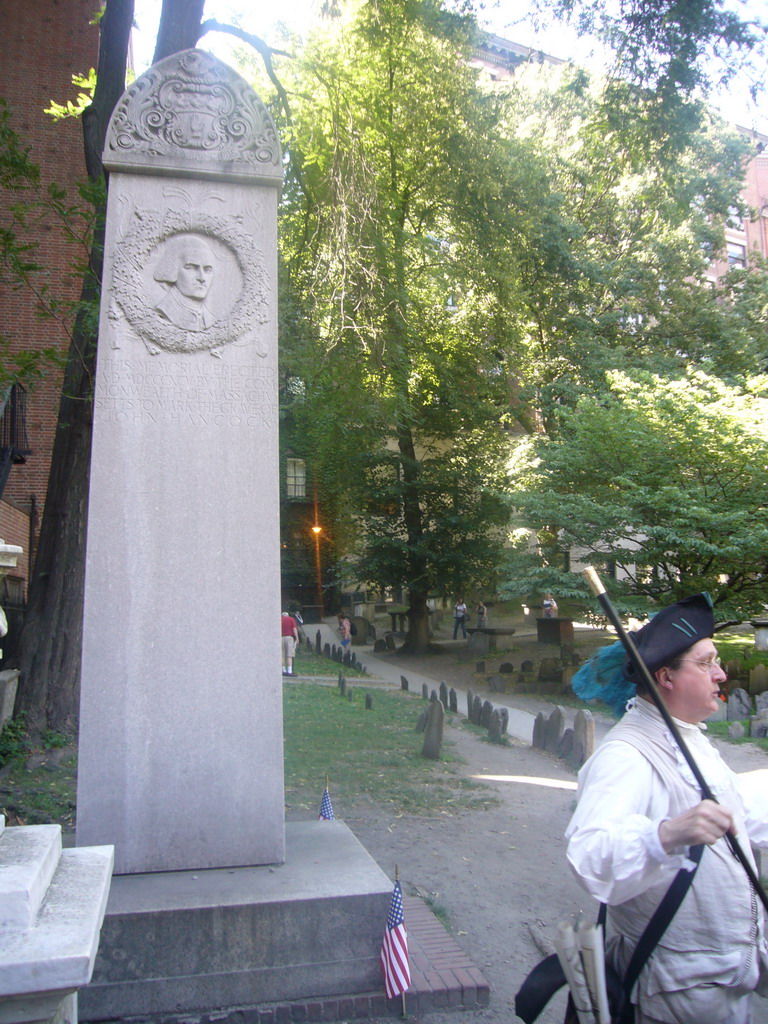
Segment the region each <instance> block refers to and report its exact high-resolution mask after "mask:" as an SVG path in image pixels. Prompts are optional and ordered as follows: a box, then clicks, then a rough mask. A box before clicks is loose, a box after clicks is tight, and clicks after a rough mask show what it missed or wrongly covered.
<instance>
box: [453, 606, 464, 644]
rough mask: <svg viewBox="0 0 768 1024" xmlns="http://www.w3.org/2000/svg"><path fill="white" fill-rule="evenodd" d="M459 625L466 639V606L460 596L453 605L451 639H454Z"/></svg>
mask: <svg viewBox="0 0 768 1024" xmlns="http://www.w3.org/2000/svg"><path fill="white" fill-rule="evenodd" d="M459 627H461V632H462V635H463V637H464V639H465V640H466V639H467V606H466V605H465V604H464V598H463V597H460V598H459V600H458V601H457V602H456V604H455V605H454V606H453V639H454V640H455V639H456V635H457V634H458V632H459Z"/></svg>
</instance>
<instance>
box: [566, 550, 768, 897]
mask: <svg viewBox="0 0 768 1024" xmlns="http://www.w3.org/2000/svg"><path fill="white" fill-rule="evenodd" d="M581 573H582V576H583V577H584V579H585V580H586V581H587V583H588V584H589V589H590V590H591V591H592V593H593V594H594V595H595V597H596V598H597V599H598V601H599V602H600V604H601V605H602V608H603V611H604V612H605V614H606V615H607V616H608V618H609V620H610V622H611V625H612V626H613V627H614V629H615V630H616V632H617V633H618V636H619V639H620V640H621V642H622V644H623V645H624V650H625V651H626V652H627V654H628V655H629V657H630V658H631V660H632V661H633V662H634V664H635V667H636V668H637V671H638V672H639V673H640V675H641V676H642V679H643V683H644V684H645V686H646V688H647V690H648V692H649V693H650V695H651V697H652V698H653V703H654V704H655V705H656V708H657V709H658V712H659V714H660V715H661V717H662V718H663V719H664V724H665V725H666V726H667V728H668V729H669V731H670V733H671V734H672V737H673V739H674V740H675V742H676V743H677V745H678V747H679V748H680V752H681V754H682V755H683V757H684V758H685V760H686V762H687V764H688V767H689V768H690V769H691V772H692V773H693V777H694V778H695V779H696V782H697V783H698V786H699V789H700V790H701V797H702V799H703V800H712V801H713V802H714V803H718V802H719V801H718V799H717V797H715V795H714V794H713V792H712V790H711V788H710V787H709V785H708V784H707V782H706V780H705V779H704V776H703V775H702V774H701V771H700V769H699V766H698V764H697V763H696V761H695V760H694V757H693V754H692V753H691V752H690V750H689V749H688V747H687V745H686V742H685V740H684V739H683V737H682V736H681V735H680V730H679V729H678V728H677V725H676V724H675V721H674V719H673V718H672V716H671V715H670V713H669V711H668V710H667V706H666V704H665V703H664V701H663V700H662V699H661V694H660V693H659V689H658V687H657V685H656V680H655V679H654V678H653V676H652V675H651V672H650V670H649V669H648V666H647V665H646V664H645V662H644V661H643V659H642V657H641V656H640V652H639V651H638V649H637V647H636V646H635V644H634V641H633V640H632V637H631V636H629V634H628V633H627V631H626V630H625V629H624V625H623V623H622V621H621V619H620V618H619V615H618V612H617V611H616V609H615V608H614V607H613V603H612V601H611V599H610V597H608V593H607V591H606V589H605V587H604V586H603V584H602V581H601V579H600V577H599V576H598V574H597V570H596V569H594V568H593V567H592V566H591V565H590V566H588V567H587V568H586V569H582V571H581ZM725 841H726V842H727V844H728V846H729V847H730V848H731V852H732V853H733V855H734V857H736V859H737V860H738V862H739V863H740V864H741V866H742V867H743V868H744V871H745V872H746V875H747V878H748V879H749V881H750V883H751V885H752V888H753V890H754V892H755V894H756V895H757V896H758V898H759V899H760V901H761V902H762V904H763V906H764V907H765V909H766V910H768V894H766V891H765V889H763V887H762V885H761V884H760V879H759V878H758V877H757V875H756V874H755V872H754V870H753V868H752V865H751V864H750V863H749V861H748V860H747V856H746V854H745V853H744V851H743V850H742V848H741V844H740V843H739V841H738V839H737V838H736V835H735V834H734V833H733V832H726V833H725Z"/></svg>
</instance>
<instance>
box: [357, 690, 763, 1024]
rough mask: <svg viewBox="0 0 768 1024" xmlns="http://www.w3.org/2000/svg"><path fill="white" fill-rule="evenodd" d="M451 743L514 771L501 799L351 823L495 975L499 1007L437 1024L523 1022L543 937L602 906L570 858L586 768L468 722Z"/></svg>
mask: <svg viewBox="0 0 768 1024" xmlns="http://www.w3.org/2000/svg"><path fill="white" fill-rule="evenodd" d="M447 681H449V680H447ZM446 742H447V743H451V744H454V745H455V747H454V749H455V750H456V752H457V753H459V754H460V755H461V757H462V758H463V759H464V761H465V765H464V766H463V768H462V773H463V774H465V775H466V776H468V777H477V776H480V777H482V776H487V775H497V776H506V778H505V779H504V781H489V780H487V779H486V780H484V781H485V784H487V785H490V786H491V787H492V788H493V789H494V791H495V793H496V795H497V797H498V800H499V804H498V806H497V807H495V808H492V809H490V810H485V811H477V812H466V813H462V814H459V815H446V816H445V817H442V818H438V819H434V818H418V817H407V816H403V817H398V818H394V819H392V818H386V817H384V818H383V817H381V816H380V815H379V814H376V813H370V814H369V813H367V812H366V813H364V814H361V816H360V817H355V818H353V819H348V824H349V825H350V827H351V828H352V829H353V831H354V832H355V834H356V835H357V836H358V838H359V839H360V840H361V842H362V843H363V845H364V846H365V847H366V848H367V849H368V850H369V852H370V853H371V854H372V856H373V857H374V858H375V859H376V861H377V862H378V863H379V864H380V865H381V867H382V868H383V870H384V871H385V872H386V873H387V874H388V875H389V876H390V877H393V876H394V870H395V865H398V867H399V871H400V878H401V880H402V882H403V886H404V888H405V889H406V891H411V892H416V893H419V894H421V895H422V896H423V897H424V898H425V899H427V900H428V901H429V902H430V903H431V904H432V905H433V906H434V908H436V909H437V910H438V911H439V913H440V914H441V916H443V915H444V920H445V922H446V924H447V926H448V927H449V929H450V931H451V932H452V933H453V934H454V936H455V937H456V938H457V940H458V942H459V943H460V944H461V945H462V947H463V948H464V949H465V951H466V952H467V953H468V954H469V956H470V957H471V958H472V960H473V962H474V963H475V964H476V966H477V967H479V968H480V969H481V970H482V971H483V973H484V974H485V976H486V978H487V980H488V982H489V984H490V987H491V1002H490V1005H489V1006H488V1007H487V1008H485V1009H483V1010H480V1011H472V1012H463V1013H458V1014H457V1013H456V1012H454V1013H431V1014H428V1015H426V1016H425V1017H424V1020H425V1022H426V1024H451V1022H454V1024H455V1021H456V1019H457V1016H458V1017H459V1019H465V1020H466V1019H467V1018H469V1019H471V1020H472V1021H473V1022H474V1021H478V1022H479V1021H501V1020H503V1021H513V1020H516V1019H517V1018H516V1017H515V1014H514V996H515V993H516V991H517V990H518V988H519V986H520V984H521V982H522V981H523V979H524V978H525V976H526V975H527V973H528V972H529V971H530V970H531V968H532V967H533V966H534V965H535V964H536V963H538V961H539V960H541V959H542V957H543V956H544V955H546V952H548V951H549V950H547V949H546V948H545V949H544V952H542V949H541V948H540V945H537V943H536V939H537V938H539V940H540V942H541V940H544V941H546V939H547V938H551V936H552V935H553V934H554V932H555V930H556V928H557V924H558V922H559V921H561V920H564V919H567V918H569V917H570V918H572V917H574V916H575V915H576V914H578V913H579V912H583V914H584V915H585V916H586V917H587V918H588V919H590V920H592V919H593V918H594V916H595V914H596V910H597V907H596V904H595V903H594V901H592V900H591V898H590V897H589V896H588V895H587V894H586V893H585V892H584V891H583V890H582V889H581V888H580V887H579V885H578V884H577V882H576V881H575V879H574V878H573V876H572V875H571V872H570V870H569V869H568V867H567V865H566V860H565V844H564V842H563V839H562V835H563V831H564V829H565V826H566V824H567V822H568V819H569V817H570V814H571V809H572V806H573V800H574V792H573V788H558V787H559V786H561V785H563V784H565V785H566V786H570V787H572V786H573V783H574V782H575V775H574V774H573V772H572V771H570V770H569V769H568V768H567V767H566V766H565V765H564V764H563V763H562V762H560V761H558V760H557V759H556V758H553V757H552V756H551V755H548V754H546V753H544V752H542V751H540V750H533V749H531V748H529V747H527V746H524V745H523V744H517V743H516V744H512V745H510V746H508V747H501V746H497V745H494V744H491V743H488V742H485V741H483V740H482V739H479V738H478V737H477V736H476V735H474V734H472V733H469V732H468V731H467V730H465V729H463V728H462V727H461V726H460V725H459V724H458V723H454V724H452V725H450V726H449V727H448V728H447V729H446ZM720 749H721V752H722V753H723V756H724V757H725V758H726V760H727V761H728V762H729V763H730V764H731V765H732V767H733V768H734V770H736V771H748V770H751V769H754V768H765V767H768V755H767V754H766V753H765V752H764V751H762V750H760V749H759V748H757V747H753V746H751V745H745V746H733V745H731V744H726V743H723V744H721V745H720ZM521 776H522V777H525V778H526V779H527V780H530V781H520V778H519V777H521ZM563 1006H564V1003H563V1002H562V1001H560V1000H559V999H558V1000H553V1002H552V1004H551V1005H550V1007H548V1008H547V1010H546V1011H545V1012H544V1013H543V1014H542V1016H541V1017H540V1018H539V1021H540V1022H541V1024H559V1022H561V1021H562V1019H563ZM753 1024H768V1001H767V1000H764V999H756V1000H755V1009H754V1014H753Z"/></svg>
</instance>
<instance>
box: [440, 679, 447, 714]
mask: <svg viewBox="0 0 768 1024" xmlns="http://www.w3.org/2000/svg"><path fill="white" fill-rule="evenodd" d="M440 702H441V704H442V705H443V707H444V708H445V710H446V711H447V710H448V685H447V684H446V683H444V682H441V683H440Z"/></svg>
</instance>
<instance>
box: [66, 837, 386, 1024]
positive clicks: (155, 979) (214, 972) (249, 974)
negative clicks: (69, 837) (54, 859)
mask: <svg viewBox="0 0 768 1024" xmlns="http://www.w3.org/2000/svg"><path fill="white" fill-rule="evenodd" d="M286 844H287V855H286V860H285V863H284V864H281V865H279V866H274V867H271V866H265V867H244V868H217V869H212V870H206V871H171V872H159V873H153V874H144V875H120V876H116V877H115V878H114V879H113V881H112V889H111V892H110V898H109V903H108V905H107V912H106V917H105V919H104V925H103V928H102V933H101V944H100V947H99V953H98V957H97V960H96V965H95V968H94V972H93V979H92V981H91V983H90V984H89V985H88V986H87V987H86V988H84V989H82V990H81V992H80V998H79V1017H80V1020H81V1021H102V1020H103V1021H110V1020H120V1019H124V1018H127V1017H141V1018H143V1019H144V1020H147V1019H152V1018H155V1017H157V1018H160V1017H167V1016H168V1015H170V1014H177V1013H181V1014H200V1015H203V1014H206V1013H210V1012H212V1011H213V1012H216V1013H218V1014H221V1013H222V1012H225V1011H226V1010H227V1009H229V1008H233V1007H237V1006H255V1005H263V1004H266V1003H278V1002H289V1001H295V1000H311V999H322V998H324V997H328V996H354V995H356V994H359V993H365V992H370V991H372V990H376V989H381V973H380V968H379V953H380V949H381V940H382V936H383V934H384V926H385V923H386V918H387V910H388V907H389V899H390V896H391V892H392V883H391V882H390V880H389V879H388V878H387V877H386V875H385V874H384V873H383V871H382V870H381V869H380V868H379V867H378V865H377V864H376V862H375V861H374V860H373V859H372V858H371V856H370V855H369V854H368V853H367V852H366V850H365V849H364V848H363V846H362V845H361V844H360V843H359V842H358V840H357V839H356V838H355V836H354V835H353V834H352V832H351V831H350V830H349V828H348V827H347V826H346V825H345V824H344V823H343V822H340V821H313V822H289V823H288V824H287V825H286Z"/></svg>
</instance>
